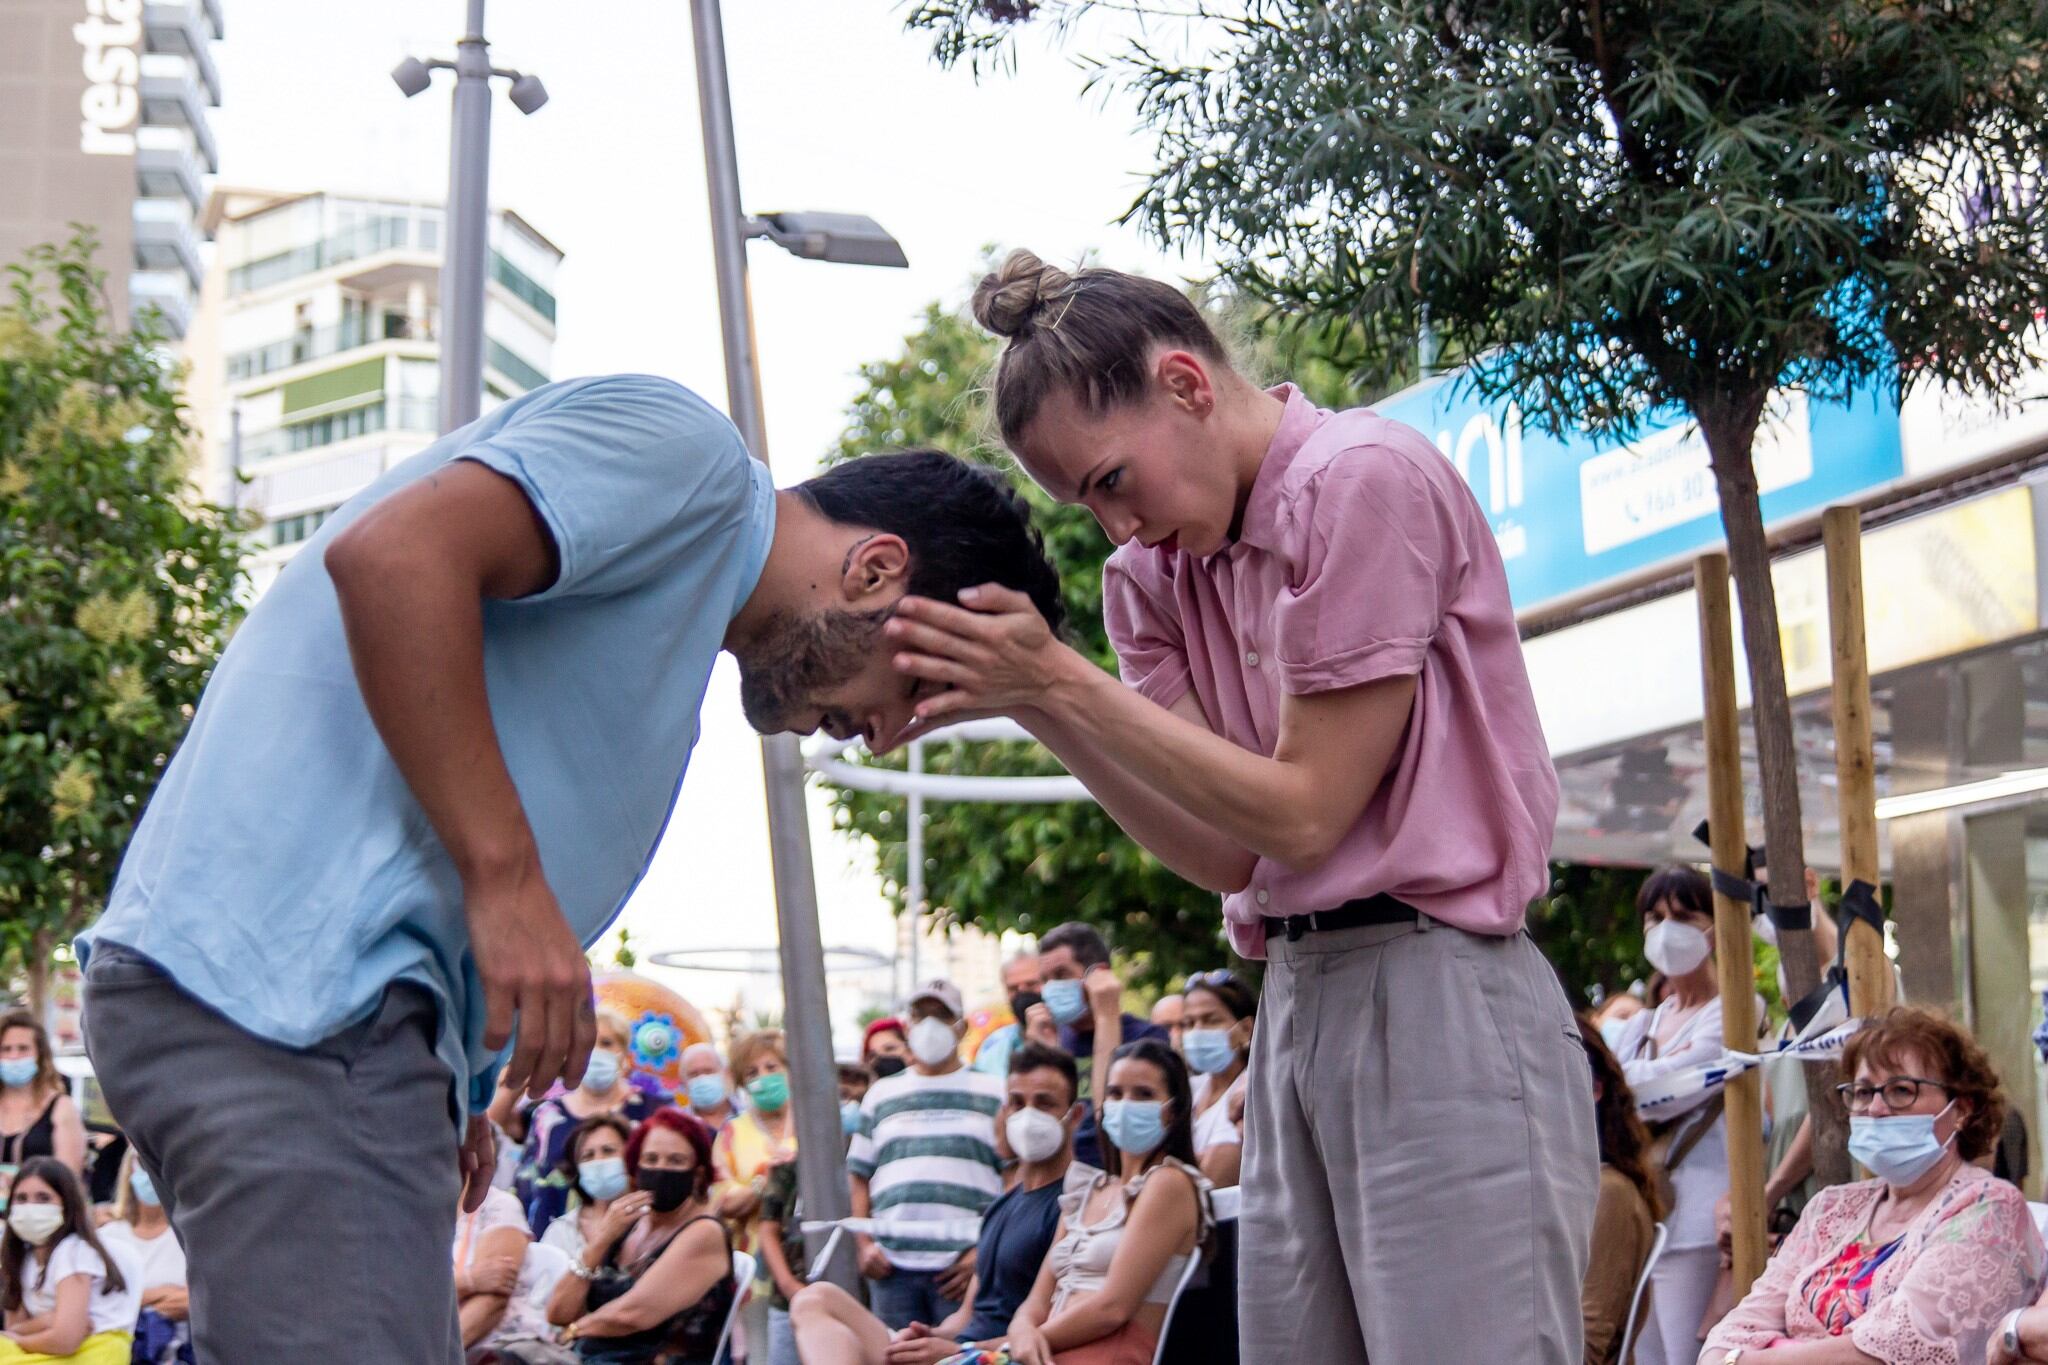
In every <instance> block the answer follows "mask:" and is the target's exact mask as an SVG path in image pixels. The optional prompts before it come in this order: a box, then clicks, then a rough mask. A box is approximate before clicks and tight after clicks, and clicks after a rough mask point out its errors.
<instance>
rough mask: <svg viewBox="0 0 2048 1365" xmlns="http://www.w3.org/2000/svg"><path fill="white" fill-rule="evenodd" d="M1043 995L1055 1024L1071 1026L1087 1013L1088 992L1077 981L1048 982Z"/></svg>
mask: <svg viewBox="0 0 2048 1365" xmlns="http://www.w3.org/2000/svg"><path fill="white" fill-rule="evenodd" d="M1043 994H1044V996H1045V1007H1046V1008H1047V1009H1049V1010H1051V1011H1052V1018H1053V1022H1054V1023H1056V1024H1071V1023H1073V1022H1074V1021H1075V1020H1076V1019H1079V1018H1080V1017H1081V1016H1082V1015H1084V1014H1086V1013H1087V1012H1088V992H1087V991H1086V990H1085V989H1083V988H1082V986H1081V983H1080V982H1078V981H1048V982H1046V983H1045V990H1044V992H1043Z"/></svg>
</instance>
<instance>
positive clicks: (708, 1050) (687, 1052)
mask: <svg viewBox="0 0 2048 1365" xmlns="http://www.w3.org/2000/svg"><path fill="white" fill-rule="evenodd" d="M682 1066H683V1093H682V1094H680V1095H678V1096H676V1103H678V1104H682V1103H684V1102H686V1101H687V1102H688V1104H689V1106H690V1112H691V1113H692V1114H695V1115H696V1116H697V1117H698V1118H700V1119H702V1120H704V1122H705V1123H707V1124H709V1125H710V1127H711V1131H712V1132H714V1133H716V1132H717V1131H718V1130H719V1129H721V1128H723V1127H725V1125H726V1124H728V1123H731V1122H732V1116H733V1115H734V1114H736V1113H738V1112H739V1108H738V1106H737V1105H735V1104H734V1103H733V1097H732V1090H731V1088H730V1087H728V1086H727V1085H726V1083H725V1058H723V1057H721V1056H719V1055H718V1049H717V1048H715V1047H713V1046H711V1044H709V1043H692V1044H690V1045H689V1046H688V1047H686V1048H684V1049H683V1056H682Z"/></svg>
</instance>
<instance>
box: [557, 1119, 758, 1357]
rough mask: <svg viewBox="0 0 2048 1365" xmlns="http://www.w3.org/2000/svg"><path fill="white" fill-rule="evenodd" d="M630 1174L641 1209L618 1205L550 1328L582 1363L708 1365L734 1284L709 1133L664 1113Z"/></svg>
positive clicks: (637, 1136) (650, 1128) (638, 1136)
mask: <svg viewBox="0 0 2048 1365" xmlns="http://www.w3.org/2000/svg"><path fill="white" fill-rule="evenodd" d="M625 1160H626V1170H627V1172H628V1173H629V1174H630V1175H631V1176H632V1178H633V1185H634V1189H635V1190H636V1191H638V1192H641V1193H644V1194H645V1195H646V1196H647V1198H646V1200H644V1201H641V1200H633V1201H631V1202H630V1203H629V1202H628V1200H627V1198H626V1197H624V1196H622V1197H620V1198H617V1199H614V1200H613V1201H612V1204H611V1207H610V1208H609V1209H607V1210H606V1212H605V1217H604V1219H603V1221H602V1223H601V1224H600V1226H599V1227H598V1230H597V1234H596V1235H595V1236H594V1237H592V1238H591V1239H590V1240H589V1241H588V1242H587V1243H586V1244H585V1246H584V1249H583V1255H582V1256H581V1257H580V1258H579V1259H578V1260H577V1261H576V1262H575V1263H574V1264H573V1265H572V1266H571V1267H570V1269H569V1273H568V1274H566V1275H564V1276H562V1278H561V1279H560V1280H558V1281H556V1282H555V1290H554V1293H553V1295H552V1296H551V1297H550V1298H549V1300H548V1320H549V1321H550V1322H553V1323H554V1324H556V1325H557V1326H559V1327H562V1328H564V1329H565V1330H564V1331H563V1334H562V1336H563V1339H564V1340H565V1341H570V1342H573V1343H574V1346H575V1351H576V1358H577V1359H578V1360H581V1361H593V1362H603V1365H657V1363H658V1365H712V1356H713V1354H714V1353H715V1352H716V1351H717V1349H718V1338H719V1335H720V1333H721V1332H722V1331H723V1329H724V1326H725V1319H726V1316H727V1314H728V1313H729V1312H730V1311H731V1308H732V1304H733V1299H734V1296H735V1295H736V1294H737V1293H738V1288H739V1287H738V1286H737V1285H735V1284H734V1283H733V1275H732V1241H731V1239H730V1238H729V1237H728V1236H727V1235H726V1231H725V1227H724V1225H723V1224H722V1223H721V1222H719V1220H718V1216H717V1215H716V1214H714V1213H713V1212H712V1211H711V1130H710V1129H709V1128H707V1127H705V1126H704V1124H703V1123H702V1122H700V1121H699V1120H697V1119H695V1118H692V1117H691V1116H690V1115H688V1114H685V1113H683V1112H682V1111H681V1110H679V1109H673V1108H670V1109H662V1110H658V1111H656V1112H655V1114H654V1115H653V1116H652V1117H650V1118H648V1119H647V1120H646V1121H645V1122H643V1123H641V1124H640V1126H639V1127H637V1128H635V1129H634V1130H633V1136H632V1138H631V1140H629V1141H628V1142H627V1144H626V1153H625Z"/></svg>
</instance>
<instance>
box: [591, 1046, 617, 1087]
mask: <svg viewBox="0 0 2048 1365" xmlns="http://www.w3.org/2000/svg"><path fill="white" fill-rule="evenodd" d="M619 1069H620V1068H619V1054H618V1053H616V1052H607V1051H606V1050H605V1049H603V1048H599V1049H597V1050H596V1051H595V1052H593V1053H591V1054H590V1064H589V1065H588V1066H586V1067H584V1068H583V1088H584V1089H585V1090H589V1091H594V1092H596V1093H598V1094H603V1093H604V1092H605V1091H607V1090H609V1089H611V1088H612V1087H613V1086H615V1085H617V1084H618V1083H619Z"/></svg>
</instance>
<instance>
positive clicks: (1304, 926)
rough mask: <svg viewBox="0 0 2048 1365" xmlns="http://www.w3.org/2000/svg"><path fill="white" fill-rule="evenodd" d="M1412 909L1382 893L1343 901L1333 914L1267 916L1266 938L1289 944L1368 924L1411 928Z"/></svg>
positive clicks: (1413, 921) (1331, 911)
mask: <svg viewBox="0 0 2048 1365" xmlns="http://www.w3.org/2000/svg"><path fill="white" fill-rule="evenodd" d="M1416 914H1417V911H1416V909H1415V907H1414V906H1412V905H1409V904H1407V903H1406V902H1403V901H1398V900H1395V899H1394V898H1393V897H1392V896H1389V895H1388V894H1387V893H1386V892H1384V891H1382V892H1381V893H1380V894H1379V895H1377V896H1367V897H1366V898H1365V899H1364V900H1356V901H1346V902H1344V903H1343V904H1342V905H1340V906H1338V907H1337V908H1336V909H1335V910H1316V911H1313V912H1311V913H1309V914H1306V915H1266V916H1263V917H1262V918H1263V919H1264V921H1265V925H1266V936H1267V937H1268V938H1271V937H1273V936H1274V935H1276V934H1285V935H1287V941H1288V942H1289V943H1294V942H1298V941H1299V940H1300V938H1301V936H1302V935H1303V934H1321V933H1328V932H1329V931H1330V930H1332V929H1362V928H1364V927H1365V926H1366V925H1368V924H1413V923H1415V917H1416Z"/></svg>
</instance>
